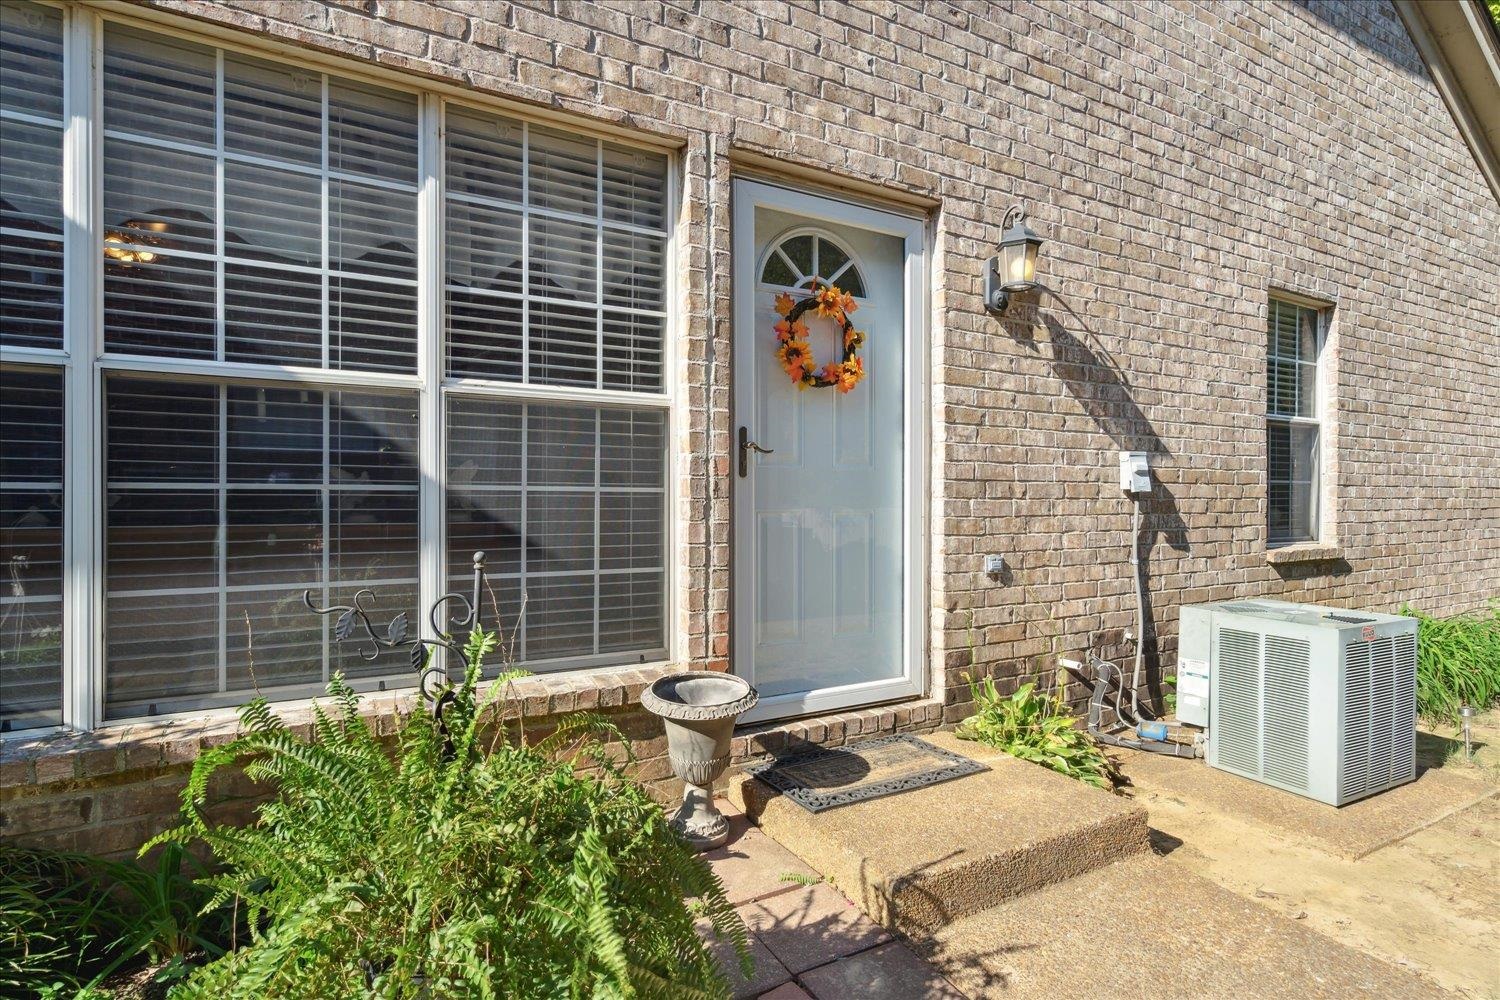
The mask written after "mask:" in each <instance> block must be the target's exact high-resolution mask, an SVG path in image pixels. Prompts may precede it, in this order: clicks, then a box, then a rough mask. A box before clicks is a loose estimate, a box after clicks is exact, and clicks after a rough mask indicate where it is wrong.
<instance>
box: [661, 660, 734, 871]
mask: <svg viewBox="0 0 1500 1000" xmlns="http://www.w3.org/2000/svg"><path fill="white" fill-rule="evenodd" d="M759 700H760V695H759V694H757V693H756V690H755V688H753V687H751V686H750V684H749V682H747V681H745V680H744V679H742V678H739V677H736V676H734V675H733V674H721V673H715V672H705V671H692V672H689V673H683V674H673V675H672V676H670V677H663V678H661V679H660V680H658V681H656V683H654V684H652V685H651V686H650V687H649V688H647V689H646V690H645V691H643V692H642V693H641V705H642V706H643V707H644V708H645V709H646V711H648V712H650V713H651V714H652V715H656V716H659V717H660V718H661V720H662V723H663V725H665V727H666V730H667V756H668V757H669V758H670V759H671V761H672V773H674V774H676V775H677V777H679V778H681V779H682V780H683V783H684V785H685V787H684V788H683V790H682V805H681V806H679V807H678V809H677V812H676V813H675V814H674V815H673V816H672V826H673V827H674V828H675V829H676V830H677V831H678V832H680V833H681V834H682V835H683V836H684V837H686V838H687V840H688V843H689V844H691V845H692V846H693V848H694V849H696V850H699V851H707V850H711V849H713V848H715V847H720V846H722V845H723V844H724V842H725V841H726V840H728V839H729V823H728V822H727V821H726V820H725V819H724V814H723V813H721V812H719V810H718V809H717V808H715V807H714V793H713V786H714V780H715V779H716V778H718V777H719V776H720V775H721V774H723V773H724V769H725V768H726V767H728V766H729V738H730V736H731V735H732V734H733V733H734V722H735V720H736V719H737V718H739V716H740V714H741V713H743V712H746V711H749V710H750V708H751V707H753V706H754V705H755V703H756V702H757V701H759Z"/></svg>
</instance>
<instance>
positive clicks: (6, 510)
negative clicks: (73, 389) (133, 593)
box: [0, 371, 63, 731]
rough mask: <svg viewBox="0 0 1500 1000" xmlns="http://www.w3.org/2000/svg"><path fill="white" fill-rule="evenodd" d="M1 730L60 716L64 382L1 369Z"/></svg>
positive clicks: (55, 376)
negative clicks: (2, 577)
mask: <svg viewBox="0 0 1500 1000" xmlns="http://www.w3.org/2000/svg"><path fill="white" fill-rule="evenodd" d="M0 428H4V431H3V434H0V566H3V567H4V572H5V580H4V581H3V584H0V587H3V589H0V731H6V730H11V729H27V728H32V727H35V726H55V725H58V724H59V723H60V722H61V721H62V669H63V666H62V504H63V500H62V486H63V443H62V439H63V434H62V428H63V380H62V375H61V373H59V372H55V371H52V372H39V371H3V372H0Z"/></svg>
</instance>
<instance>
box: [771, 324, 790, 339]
mask: <svg viewBox="0 0 1500 1000" xmlns="http://www.w3.org/2000/svg"><path fill="white" fill-rule="evenodd" d="M772 329H774V330H775V331H776V339H777V340H779V341H781V342H782V343H785V342H786V341H788V340H791V339H792V327H791V325H790V324H789V323H787V321H786V320H782V321H781V322H780V323H777V324H776V325H775V326H774V327H772Z"/></svg>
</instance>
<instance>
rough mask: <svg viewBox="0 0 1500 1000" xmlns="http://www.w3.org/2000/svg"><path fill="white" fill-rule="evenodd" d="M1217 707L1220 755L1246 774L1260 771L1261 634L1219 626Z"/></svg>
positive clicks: (1225, 761) (1221, 759) (1216, 667)
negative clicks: (1220, 627)
mask: <svg viewBox="0 0 1500 1000" xmlns="http://www.w3.org/2000/svg"><path fill="white" fill-rule="evenodd" d="M1217 645H1218V653H1219V656H1218V663H1217V664H1215V666H1214V669H1215V670H1218V671H1220V674H1219V685H1218V689H1219V690H1218V697H1219V709H1218V713H1217V719H1216V721H1215V723H1214V725H1215V726H1216V727H1217V731H1216V733H1215V738H1216V739H1217V741H1218V747H1219V759H1220V761H1222V762H1223V763H1224V764H1225V765H1227V766H1228V767H1231V768H1233V769H1235V770H1238V771H1243V772H1245V773H1246V774H1259V773H1260V636H1259V635H1258V634H1257V633H1255V632H1244V631H1241V630H1239V629H1232V628H1225V629H1220V630H1219V641H1218V644H1217Z"/></svg>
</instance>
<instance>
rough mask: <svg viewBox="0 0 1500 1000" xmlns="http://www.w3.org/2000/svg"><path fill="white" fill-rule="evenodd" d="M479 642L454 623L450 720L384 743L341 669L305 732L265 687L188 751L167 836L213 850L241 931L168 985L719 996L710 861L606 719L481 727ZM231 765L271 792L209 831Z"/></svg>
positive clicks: (729, 917)
mask: <svg viewBox="0 0 1500 1000" xmlns="http://www.w3.org/2000/svg"><path fill="white" fill-rule="evenodd" d="M495 644H496V640H495V637H494V635H493V634H489V633H481V632H475V633H474V635H473V636H471V638H470V642H469V646H468V649H467V659H468V667H467V670H466V673H465V677H464V680H463V683H462V684H460V685H459V686H457V687H455V688H453V689H452V691H451V694H452V698H453V700H452V702H451V704H450V705H449V707H448V708H447V710H446V712H445V714H444V722H445V724H446V727H447V731H446V732H444V731H443V728H442V727H441V726H440V725H439V724H438V723H437V722H435V721H434V720H433V719H432V717H431V716H430V715H429V714H428V713H426V712H423V711H417V712H414V713H413V714H412V715H411V716H410V718H409V719H407V720H405V721H404V723H403V724H402V727H401V730H400V732H399V734H398V738H397V748H396V752H395V754H394V756H390V755H388V754H387V753H386V752H385V751H384V750H383V749H382V747H381V745H380V743H379V742H378V741H377V739H376V737H375V735H374V733H373V732H372V731H371V730H370V728H369V726H368V725H367V723H366V722H365V721H364V720H362V719H361V718H360V716H359V713H358V699H357V698H356V696H355V695H354V694H353V692H352V691H351V690H350V689H349V688H348V687H347V685H345V684H344V683H343V681H342V679H341V678H338V677H335V679H334V681H333V682H332V683H331V684H330V685H329V693H330V695H331V696H332V698H333V702H334V708H333V710H332V711H331V712H329V711H325V710H324V709H322V708H317V709H315V712H314V725H313V740H312V741H308V740H303V739H301V738H299V737H297V736H296V735H294V734H293V733H292V732H291V731H290V730H288V729H287V728H286V727H285V726H284V725H283V724H282V723H281V721H280V720H279V719H278V718H277V717H276V716H275V715H274V714H272V712H271V711H270V710H269V709H268V708H267V707H266V705H265V703H264V702H263V701H255V702H252V703H251V704H250V705H248V706H246V707H245V708H244V709H243V710H242V712H241V714H242V717H243V720H244V723H245V726H246V728H247V730H248V732H247V735H245V736H243V737H242V738H240V739H238V740H236V741H235V742H233V743H230V744H228V745H226V746H223V747H221V748H217V749H213V750H209V751H207V752H206V753H205V754H204V755H203V756H202V757H200V758H199V760H198V762H197V763H196V764H195V766H194V768H193V774H192V777H191V779H190V782H189V784H188V787H187V788H186V789H185V790H184V813H185V815H186V817H187V822H186V823H185V825H184V826H182V827H181V828H179V829H178V830H176V831H173V832H172V833H169V834H167V835H166V839H170V840H173V841H176V842H188V841H191V840H194V839H198V838H201V839H202V840H203V841H205V842H206V843H207V844H208V845H209V846H210V847H211V848H212V849H213V851H214V854H215V855H216V857H217V858H218V860H219V861H221V862H222V863H223V864H224V865H225V870H224V872H223V873H222V874H219V875H216V876H214V877H212V878H209V879H207V880H206V884H207V885H209V886H211V887H212V888H213V890H214V893H215V895H214V899H213V902H214V903H230V904H232V905H234V906H236V907H237V908H239V909H241V910H244V911H247V913H248V916H249V919H250V924H251V934H252V940H251V941H250V943H249V944H247V945H246V946H245V947H243V948H241V949H239V950H237V951H234V952H231V953H229V954H228V955H226V956H224V957H223V958H222V959H219V960H218V961H216V962H214V963H212V964H210V965H208V966H205V967H203V968H201V969H199V970H197V971H196V972H195V973H194V974H193V975H192V976H191V978H190V979H189V980H188V981H187V982H185V983H183V984H182V985H180V986H178V987H177V989H176V990H175V991H174V993H173V996H174V997H188V998H192V997H201V998H206V1000H230V998H237V997H244V998H260V997H267V996H275V997H281V998H297V997H307V998H313V997H316V998H319V1000H324V998H329V1000H332V998H339V997H350V998H353V997H359V998H365V997H371V996H377V997H444V998H448V997H497V998H499V997H507V998H509V997H514V998H521V997H525V998H533V997H536V998H544V997H595V996H601V997H632V996H681V997H718V996H724V995H727V989H726V986H725V984H724V982H723V981H722V978H721V976H720V974H719V972H718V969H717V966H716V964H715V962H714V961H713V959H712V957H711V956H710V954H709V952H708V950H707V949H706V948H705V946H704V945H703V943H702V942H701V941H700V939H699V937H698V936H697V934H696V933H695V930H694V925H695V921H696V920H698V919H701V918H706V920H707V921H708V922H709V923H711V925H712V926H713V928H714V929H715V931H716V932H717V933H718V934H720V935H722V936H727V937H728V938H729V939H730V940H731V941H733V943H734V945H735V947H736V949H737V950H738V952H739V954H740V956H741V960H742V962H744V961H747V958H746V955H747V948H746V940H747V939H746V934H745V929H744V926H743V924H741V923H740V921H739V918H738V916H737V915H736V914H735V913H734V910H733V909H732V908H731V907H730V905H729V903H728V900H727V898H726V897H725V895H724V891H723V888H722V886H721V885H720V883H719V881H718V879H717V878H716V877H715V876H714V875H713V874H712V873H711V872H710V870H709V868H708V866H707V864H706V863H705V862H704V861H702V860H701V859H700V858H698V857H696V856H694V855H693V854H692V853H691V852H690V851H689V849H688V848H687V846H686V845H685V844H684V842H683V841H682V840H681V838H680V837H678V836H677V834H676V833H675V832H674V831H673V830H672V829H671V828H670V827H669V826H668V824H667V819H666V817H665V815H664V814H663V813H662V811H661V809H660V808H659V807H658V806H657V805H656V804H655V803H654V802H652V800H651V799H650V797H649V796H648V795H647V794H646V792H645V791H644V789H642V788H641V787H640V786H639V785H637V784H635V783H634V782H632V781H630V780H628V779H627V778H626V777H625V776H624V774H623V773H622V772H621V771H620V769H619V767H618V766H617V765H616V764H615V763H613V762H612V761H611V758H610V757H608V756H607V755H605V754H604V753H603V743H602V740H603V739H604V738H605V737H606V736H608V735H615V736H618V733H616V732H614V731H613V729H612V727H609V726H608V725H607V724H606V723H604V722H603V721H602V720H601V719H599V718H597V717H593V716H587V715H582V714H579V715H573V716H570V717H568V719H567V720H566V721H565V723H564V724H563V726H562V727H561V728H559V729H558V730H557V731H556V732H555V733H553V734H552V735H551V736H549V737H548V738H547V739H545V740H543V741H541V742H539V743H537V744H536V745H534V746H527V745H525V744H524V741H512V740H511V739H509V738H508V737H507V736H506V735H505V731H504V729H503V728H501V727H498V726H496V727H494V729H493V732H492V734H491V735H490V736H489V737H488V738H487V737H486V736H485V733H486V729H485V727H484V725H483V720H485V719H486V718H491V719H492V718H493V714H494V713H489V712H488V711H487V710H488V709H489V708H490V707H492V706H491V705H490V704H488V703H484V702H481V700H480V699H479V698H478V696H477V693H476V692H477V687H478V680H479V676H480V670H481V665H482V662H483V660H484V658H485V656H486V655H487V654H488V653H490V652H491V651H492V650H493V649H494V647H495ZM500 686H501V685H500V684H497V685H496V688H497V689H498V688H499V687H500ZM564 750H569V751H571V752H572V756H573V757H574V759H578V760H580V761H585V760H586V761H587V762H589V763H591V764H592V765H593V766H594V767H596V768H597V770H598V777H597V778H595V777H588V776H586V775H583V774H581V773H580V772H579V771H578V770H576V769H575V767H574V766H573V765H572V764H570V763H569V762H567V761H566V760H562V759H560V757H559V755H560V754H561V752H562V751H564ZM237 763H244V766H245V772H246V773H247V774H248V775H249V776H250V777H252V778H253V779H255V780H256V781H259V782H266V783H269V784H271V785H273V786H275V789H276V796H275V798H274V799H273V800H272V801H270V802H268V803H266V804H264V805H262V806H261V807H260V808H259V811H258V820H257V822H256V823H254V824H253V825H251V826H249V827H233V826H213V825H210V824H209V823H208V822H207V821H206V820H205V818H204V816H203V812H202V805H203V802H204V794H205V788H206V786H207V782H208V780H209V778H210V776H212V775H213V774H214V773H215V772H216V771H218V770H219V769H221V768H224V767H229V766H231V765H234V764H237Z"/></svg>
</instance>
